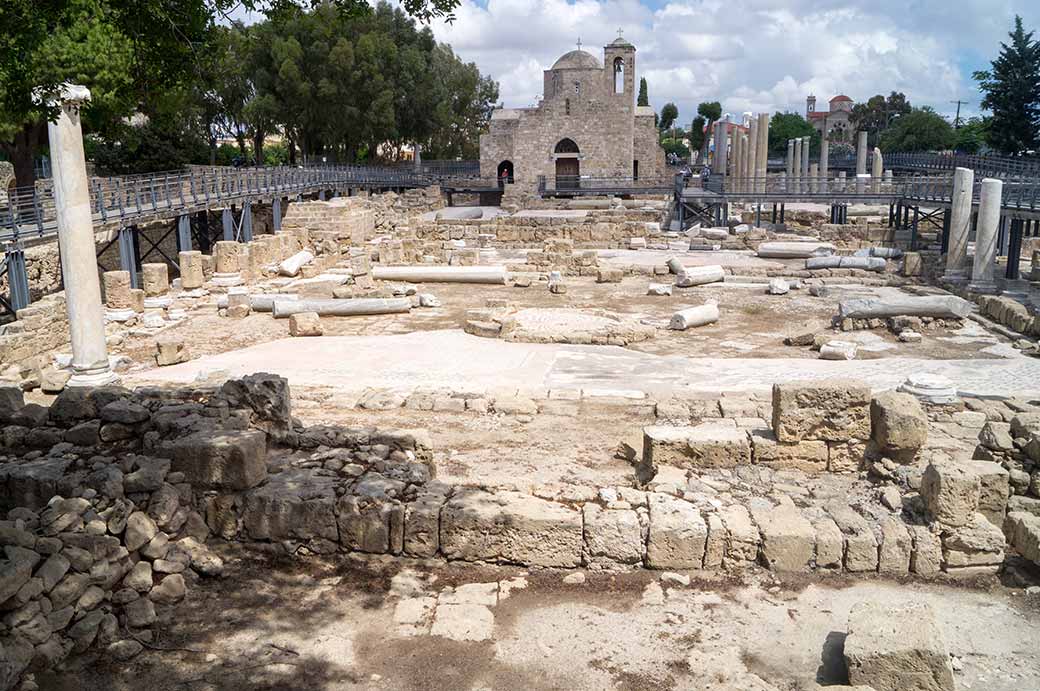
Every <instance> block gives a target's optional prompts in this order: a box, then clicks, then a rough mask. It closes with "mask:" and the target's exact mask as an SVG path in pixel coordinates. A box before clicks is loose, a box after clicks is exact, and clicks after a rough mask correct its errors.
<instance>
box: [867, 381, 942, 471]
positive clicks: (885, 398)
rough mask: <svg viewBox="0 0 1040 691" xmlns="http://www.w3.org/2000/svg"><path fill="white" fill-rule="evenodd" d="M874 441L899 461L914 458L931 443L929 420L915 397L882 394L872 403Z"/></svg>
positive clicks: (890, 392) (902, 394)
mask: <svg viewBox="0 0 1040 691" xmlns="http://www.w3.org/2000/svg"><path fill="white" fill-rule="evenodd" d="M870 420H871V425H872V427H873V439H874V442H875V443H876V444H877V445H878V448H879V449H880V450H881V451H882V452H883V453H884V454H885V455H888V456H891V457H892V458H896V459H908V458H912V457H913V455H914V454H915V453H917V451H918V449H920V448H921V447H922V446H924V443H925V441H927V439H928V416H927V415H925V412H924V408H922V407H921V404H920V402H919V401H918V400H917V398H915V397H914V396H911V395H910V394H907V393H899V392H896V391H886V392H884V393H881V394H878V395H877V396H875V397H874V398H873V400H872V401H871V403H870Z"/></svg>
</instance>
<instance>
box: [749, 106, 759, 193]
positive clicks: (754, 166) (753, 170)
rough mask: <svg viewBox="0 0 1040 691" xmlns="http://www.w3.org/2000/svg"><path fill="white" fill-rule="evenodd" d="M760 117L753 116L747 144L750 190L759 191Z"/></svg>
mask: <svg viewBox="0 0 1040 691" xmlns="http://www.w3.org/2000/svg"><path fill="white" fill-rule="evenodd" d="M758 127H759V124H758V118H756V117H752V118H751V130H750V132H748V144H747V160H748V164H747V176H748V192H757V191H758V139H759V137H758Z"/></svg>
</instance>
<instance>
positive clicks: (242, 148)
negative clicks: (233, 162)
mask: <svg viewBox="0 0 1040 691" xmlns="http://www.w3.org/2000/svg"><path fill="white" fill-rule="evenodd" d="M236 130H237V131H236V132H235V139H237V140H238V153H239V154H241V155H242V162H243V163H245V160H246V133H245V132H244V131H243V130H242V128H241V127H238V128H236Z"/></svg>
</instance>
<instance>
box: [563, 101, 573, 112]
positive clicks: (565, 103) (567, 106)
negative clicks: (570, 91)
mask: <svg viewBox="0 0 1040 691" xmlns="http://www.w3.org/2000/svg"><path fill="white" fill-rule="evenodd" d="M563 113H564V115H570V114H571V99H569V98H565V99H564V100H563Z"/></svg>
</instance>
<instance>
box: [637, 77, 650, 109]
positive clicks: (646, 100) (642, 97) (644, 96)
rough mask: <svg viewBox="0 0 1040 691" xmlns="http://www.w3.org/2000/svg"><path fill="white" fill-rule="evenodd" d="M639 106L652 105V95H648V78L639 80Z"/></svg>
mask: <svg viewBox="0 0 1040 691" xmlns="http://www.w3.org/2000/svg"><path fill="white" fill-rule="evenodd" d="M636 105H637V106H648V105H650V95H649V94H648V93H647V88H646V77H640V78H639V98H637V99H636Z"/></svg>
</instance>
